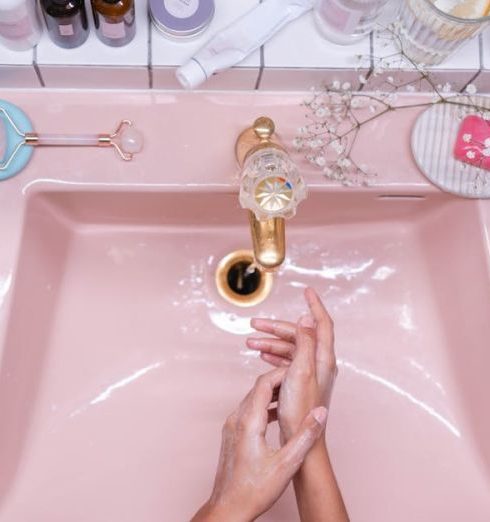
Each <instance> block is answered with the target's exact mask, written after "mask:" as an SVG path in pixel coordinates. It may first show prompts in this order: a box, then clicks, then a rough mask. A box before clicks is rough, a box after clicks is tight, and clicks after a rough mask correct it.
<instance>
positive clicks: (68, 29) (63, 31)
mask: <svg viewBox="0 0 490 522" xmlns="http://www.w3.org/2000/svg"><path fill="white" fill-rule="evenodd" d="M58 27H59V30H60V35H61V36H73V35H74V34H75V29H74V28H73V24H60V25H59V26H58Z"/></svg>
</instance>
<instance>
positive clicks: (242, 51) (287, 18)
mask: <svg viewBox="0 0 490 522" xmlns="http://www.w3.org/2000/svg"><path fill="white" fill-rule="evenodd" d="M314 4H315V0H265V1H264V2H263V3H261V4H260V5H258V6H257V7H255V8H254V9H252V10H251V11H249V12H248V13H246V14H245V15H244V16H242V17H241V18H239V19H238V20H235V21H234V22H233V23H232V24H231V25H229V26H228V27H225V28H224V29H223V30H222V31H220V32H219V33H218V34H216V36H214V37H213V38H211V40H210V41H209V42H208V43H207V44H206V45H205V46H204V47H202V48H201V49H200V50H199V51H198V52H197V53H196V54H195V55H194V56H193V57H192V58H191V59H190V60H189V61H188V62H187V63H185V64H184V65H182V66H181V67H179V69H177V72H176V75H177V79H178V80H179V82H180V83H181V84H182V86H183V87H185V88H186V89H194V88H196V87H198V86H199V85H201V83H203V82H205V81H206V80H207V79H208V78H209V77H210V76H211V75H213V74H214V73H216V72H218V71H223V70H224V69H228V68H229V67H232V66H233V65H236V64H237V63H239V62H241V61H242V60H244V59H245V58H246V57H247V56H248V55H249V54H251V53H253V52H254V51H255V50H256V49H258V48H259V47H260V46H261V45H263V44H264V43H265V42H266V41H267V40H269V39H270V38H271V37H272V36H273V35H274V34H276V33H277V32H278V31H279V30H280V29H282V28H283V27H284V26H285V25H286V24H288V23H289V22H291V21H293V20H295V19H296V18H298V17H299V16H301V15H302V14H304V13H306V12H307V11H309V10H311V9H313V6H314Z"/></svg>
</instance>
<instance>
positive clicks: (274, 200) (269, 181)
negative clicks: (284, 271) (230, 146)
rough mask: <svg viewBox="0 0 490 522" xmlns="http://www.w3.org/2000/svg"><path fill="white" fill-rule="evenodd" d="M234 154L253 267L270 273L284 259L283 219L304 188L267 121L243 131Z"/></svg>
mask: <svg viewBox="0 0 490 522" xmlns="http://www.w3.org/2000/svg"><path fill="white" fill-rule="evenodd" d="M235 152H236V157H237V160H238V163H239V165H240V167H241V168H242V174H241V185H240V203H241V205H242V207H243V208H246V209H248V216H249V221H250V231H251V234H252V243H253V250H254V257H255V263H257V264H258V265H259V266H260V267H261V268H263V269H264V270H266V271H268V272H270V271H274V270H276V269H277V268H278V267H279V266H281V264H282V263H283V262H284V259H285V257H286V223H285V219H286V218H289V217H292V216H293V215H294V214H295V212H296V206H297V205H298V203H299V202H300V201H301V200H302V199H304V198H305V197H306V186H305V184H304V181H303V178H302V177H301V176H300V175H299V173H298V171H297V168H296V166H295V165H294V163H293V162H292V161H291V159H290V158H289V155H288V153H287V151H286V149H285V148H284V146H283V145H282V144H281V143H280V141H279V140H278V139H277V136H276V135H275V125H274V122H273V121H272V120H271V119H270V118H267V117H264V116H263V117H260V118H258V119H257V120H255V122H254V124H253V126H252V127H250V128H247V129H245V130H244V131H243V132H242V133H241V134H240V136H239V137H238V139H237V142H236V147H235Z"/></svg>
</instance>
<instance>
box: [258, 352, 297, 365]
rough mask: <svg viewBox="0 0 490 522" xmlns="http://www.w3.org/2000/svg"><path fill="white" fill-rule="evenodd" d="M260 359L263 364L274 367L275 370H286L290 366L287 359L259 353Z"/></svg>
mask: <svg viewBox="0 0 490 522" xmlns="http://www.w3.org/2000/svg"><path fill="white" fill-rule="evenodd" d="M260 358H261V359H262V360H263V361H264V362H266V363H269V364H270V365H272V366H276V367H277V368H287V367H288V366H289V365H290V364H291V361H290V360H289V359H285V358H284V357H280V356H279V355H271V354H270V353H261V354H260Z"/></svg>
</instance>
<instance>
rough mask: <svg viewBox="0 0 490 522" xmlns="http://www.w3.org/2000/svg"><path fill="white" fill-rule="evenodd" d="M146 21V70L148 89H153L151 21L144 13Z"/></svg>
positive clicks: (148, 13)
mask: <svg viewBox="0 0 490 522" xmlns="http://www.w3.org/2000/svg"><path fill="white" fill-rule="evenodd" d="M146 16H147V20H148V39H147V45H148V50H147V69H148V88H149V89H153V85H154V82H153V49H152V39H153V35H152V21H151V17H150V12H149V11H147V12H146Z"/></svg>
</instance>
